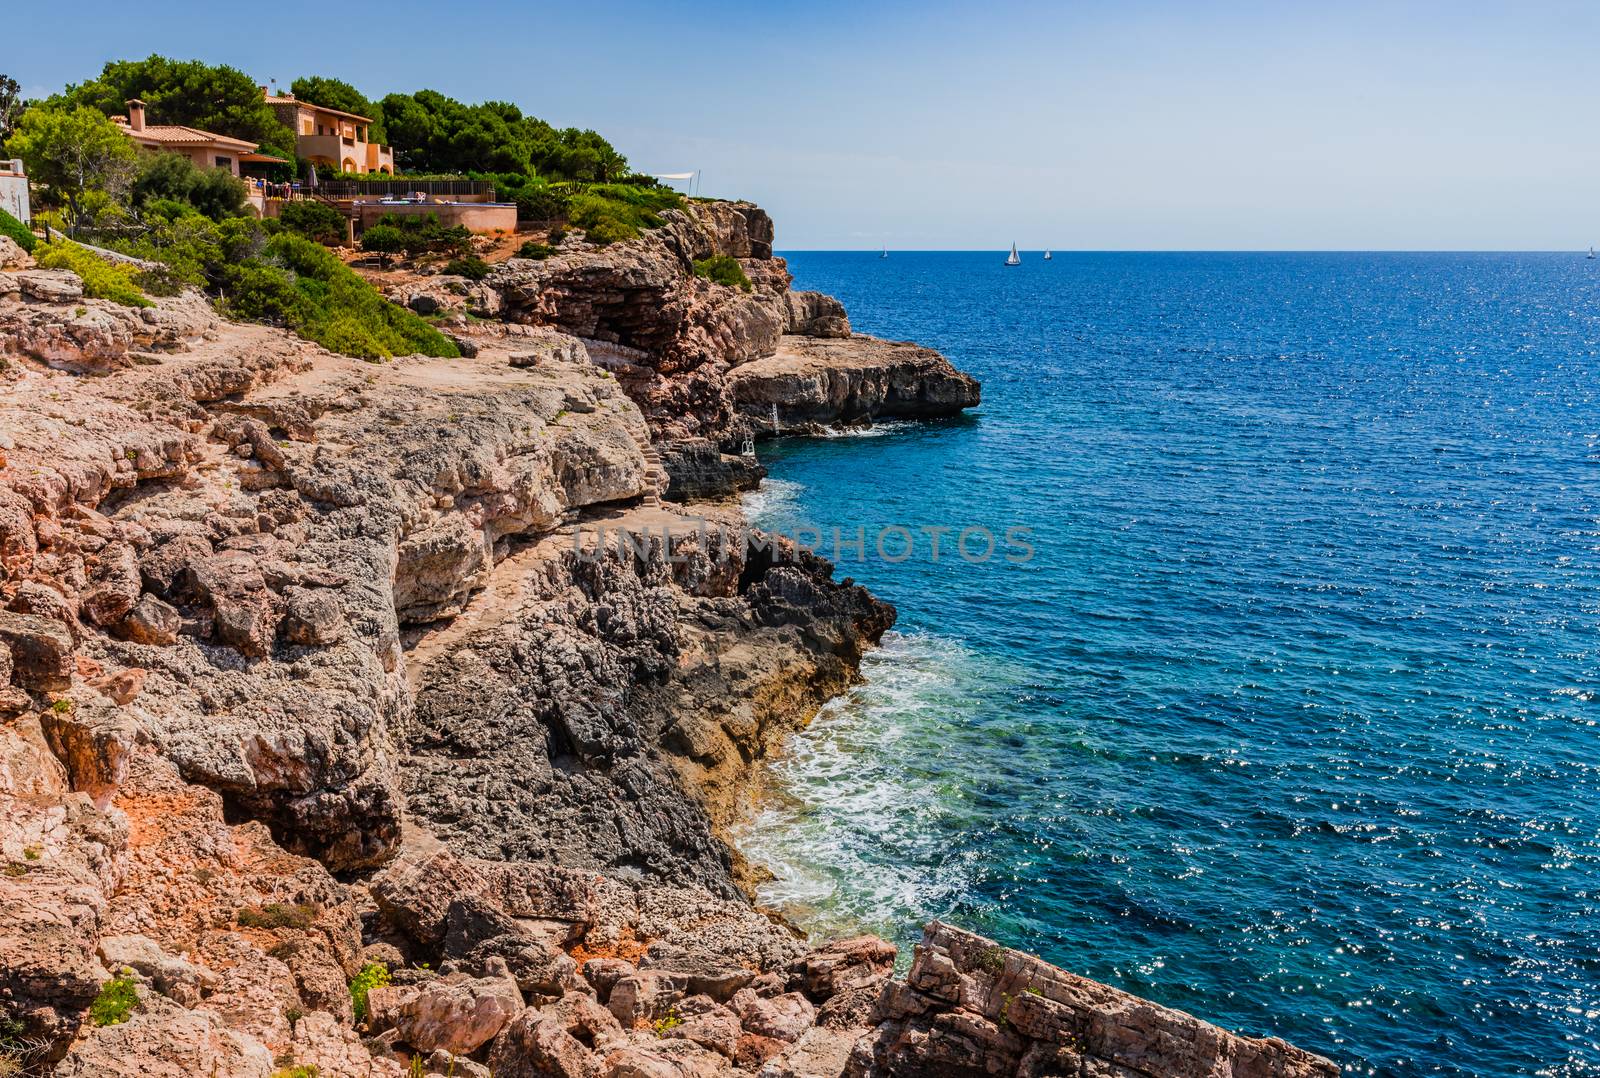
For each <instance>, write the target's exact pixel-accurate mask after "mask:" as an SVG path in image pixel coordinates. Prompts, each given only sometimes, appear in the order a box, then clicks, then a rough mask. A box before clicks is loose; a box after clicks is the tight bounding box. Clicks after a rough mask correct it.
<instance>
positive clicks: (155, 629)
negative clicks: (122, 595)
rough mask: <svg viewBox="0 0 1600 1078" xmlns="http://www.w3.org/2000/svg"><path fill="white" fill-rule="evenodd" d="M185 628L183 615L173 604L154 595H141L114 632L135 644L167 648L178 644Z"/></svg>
mask: <svg viewBox="0 0 1600 1078" xmlns="http://www.w3.org/2000/svg"><path fill="white" fill-rule="evenodd" d="M182 627H183V615H182V614H180V613H178V609H177V608H176V607H174V606H173V605H172V604H171V603H166V602H163V601H162V600H160V599H158V598H156V597H155V596H154V595H149V594H145V595H141V596H140V597H139V601H138V602H136V603H134V604H133V608H132V609H130V610H129V611H128V613H127V615H126V616H125V617H123V619H122V620H121V621H120V622H118V623H117V625H116V626H115V627H114V628H113V631H114V632H115V633H116V635H117V636H120V637H121V638H122V639H124V640H131V641H133V642H134V643H135V644H150V645H154V646H157V647H166V646H168V645H170V644H175V643H177V640H178V630H179V629H181V628H182Z"/></svg>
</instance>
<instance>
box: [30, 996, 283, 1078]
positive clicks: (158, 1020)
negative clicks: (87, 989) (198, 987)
mask: <svg viewBox="0 0 1600 1078" xmlns="http://www.w3.org/2000/svg"><path fill="white" fill-rule="evenodd" d="M273 1070H274V1067H273V1061H272V1053H271V1052H270V1051H268V1050H267V1047H266V1045H264V1044H262V1043H261V1042H260V1041H258V1040H256V1039H255V1038H253V1037H249V1036H247V1035H245V1034H242V1033H239V1032H236V1031H234V1030H231V1029H228V1028H227V1027H226V1025H225V1024H224V1022H223V1020H222V1019H221V1018H219V1017H218V1016H217V1015H215V1014H213V1013H211V1012H209V1011H204V1010H188V1009H186V1008H184V1007H181V1006H179V1005H178V1004H177V1003H174V1002H171V1001H169V1000H166V999H164V998H162V997H160V996H156V997H153V998H151V999H147V1000H146V1001H145V1002H144V1003H143V1004H142V1005H141V1006H140V1007H139V1009H138V1010H137V1011H135V1012H134V1013H133V1015H132V1016H131V1017H130V1018H129V1019H128V1020H127V1021H126V1022H123V1023H120V1024H118V1025H110V1026H99V1027H96V1026H89V1027H87V1028H86V1032H85V1035H84V1037H83V1038H82V1039H81V1040H79V1041H78V1042H77V1043H76V1044H74V1045H73V1046H72V1049H71V1051H69V1052H68V1053H67V1055H66V1057H65V1058H64V1059H62V1060H61V1062H60V1063H58V1064H56V1069H55V1073H56V1074H57V1075H58V1076H61V1078H190V1076H192V1075H197V1074H203V1075H207V1076H208V1078H270V1075H271V1074H272V1072H273Z"/></svg>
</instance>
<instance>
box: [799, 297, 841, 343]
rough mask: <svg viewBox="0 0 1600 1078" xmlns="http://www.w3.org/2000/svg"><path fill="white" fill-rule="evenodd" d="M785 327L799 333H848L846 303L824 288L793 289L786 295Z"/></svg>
mask: <svg viewBox="0 0 1600 1078" xmlns="http://www.w3.org/2000/svg"><path fill="white" fill-rule="evenodd" d="M783 301H784V323H783V331H784V332H785V333H792V334H794V335H796V336H799V337H848V336H850V319H849V318H848V317H847V316H846V315H845V313H844V304H842V303H840V302H839V301H838V300H836V299H834V298H833V297H832V296H830V295H827V294H826V293H823V292H789V293H786V294H785V295H784V297H783Z"/></svg>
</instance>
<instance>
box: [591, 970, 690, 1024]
mask: <svg viewBox="0 0 1600 1078" xmlns="http://www.w3.org/2000/svg"><path fill="white" fill-rule="evenodd" d="M688 983H689V982H688V978H686V977H684V976H683V975H682V974H678V973H664V972H661V971H659V970H640V971H639V972H638V973H634V974H630V975H629V976H626V977H623V978H622V979H621V980H619V981H617V983H616V984H615V985H613V986H612V988H611V996H610V998H609V1000H608V1001H607V1003H606V1006H607V1007H609V1008H610V1009H611V1013H612V1014H614V1015H616V1016H617V1021H619V1022H621V1023H622V1025H623V1028H625V1029H633V1028H634V1027H636V1026H640V1025H647V1024H649V1023H651V1022H654V1021H656V1020H657V1019H659V1018H665V1017H666V1016H667V1012H668V1011H669V1010H671V1009H672V1006H673V1004H675V1003H677V1002H678V1001H679V1000H681V999H683V998H684V996H685V995H686V994H687V987H688Z"/></svg>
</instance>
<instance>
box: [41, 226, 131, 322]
mask: <svg viewBox="0 0 1600 1078" xmlns="http://www.w3.org/2000/svg"><path fill="white" fill-rule="evenodd" d="M33 257H34V258H35V259H37V260H38V263H39V265H40V266H41V267H42V268H44V269H64V270H71V271H72V272H73V273H76V274H77V275H78V276H79V277H82V278H83V294H84V295H86V296H89V297H90V298H92V299H108V300H110V301H111V302H112V303H120V304H122V305H123V306H124V307H151V306H154V304H152V303H151V302H150V301H149V300H148V299H146V298H145V295H144V291H143V290H142V289H141V288H140V287H139V285H138V284H137V283H136V278H137V277H138V276H139V267H137V266H133V265H129V264H127V263H123V262H108V261H106V260H105V259H103V258H101V257H100V256H99V255H97V254H95V253H94V252H93V251H90V250H89V249H88V248H87V247H83V246H80V245H78V244H76V243H73V242H72V241H71V240H58V241H56V242H54V243H41V244H39V246H38V247H37V248H36V249H35V250H34V256H33Z"/></svg>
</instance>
